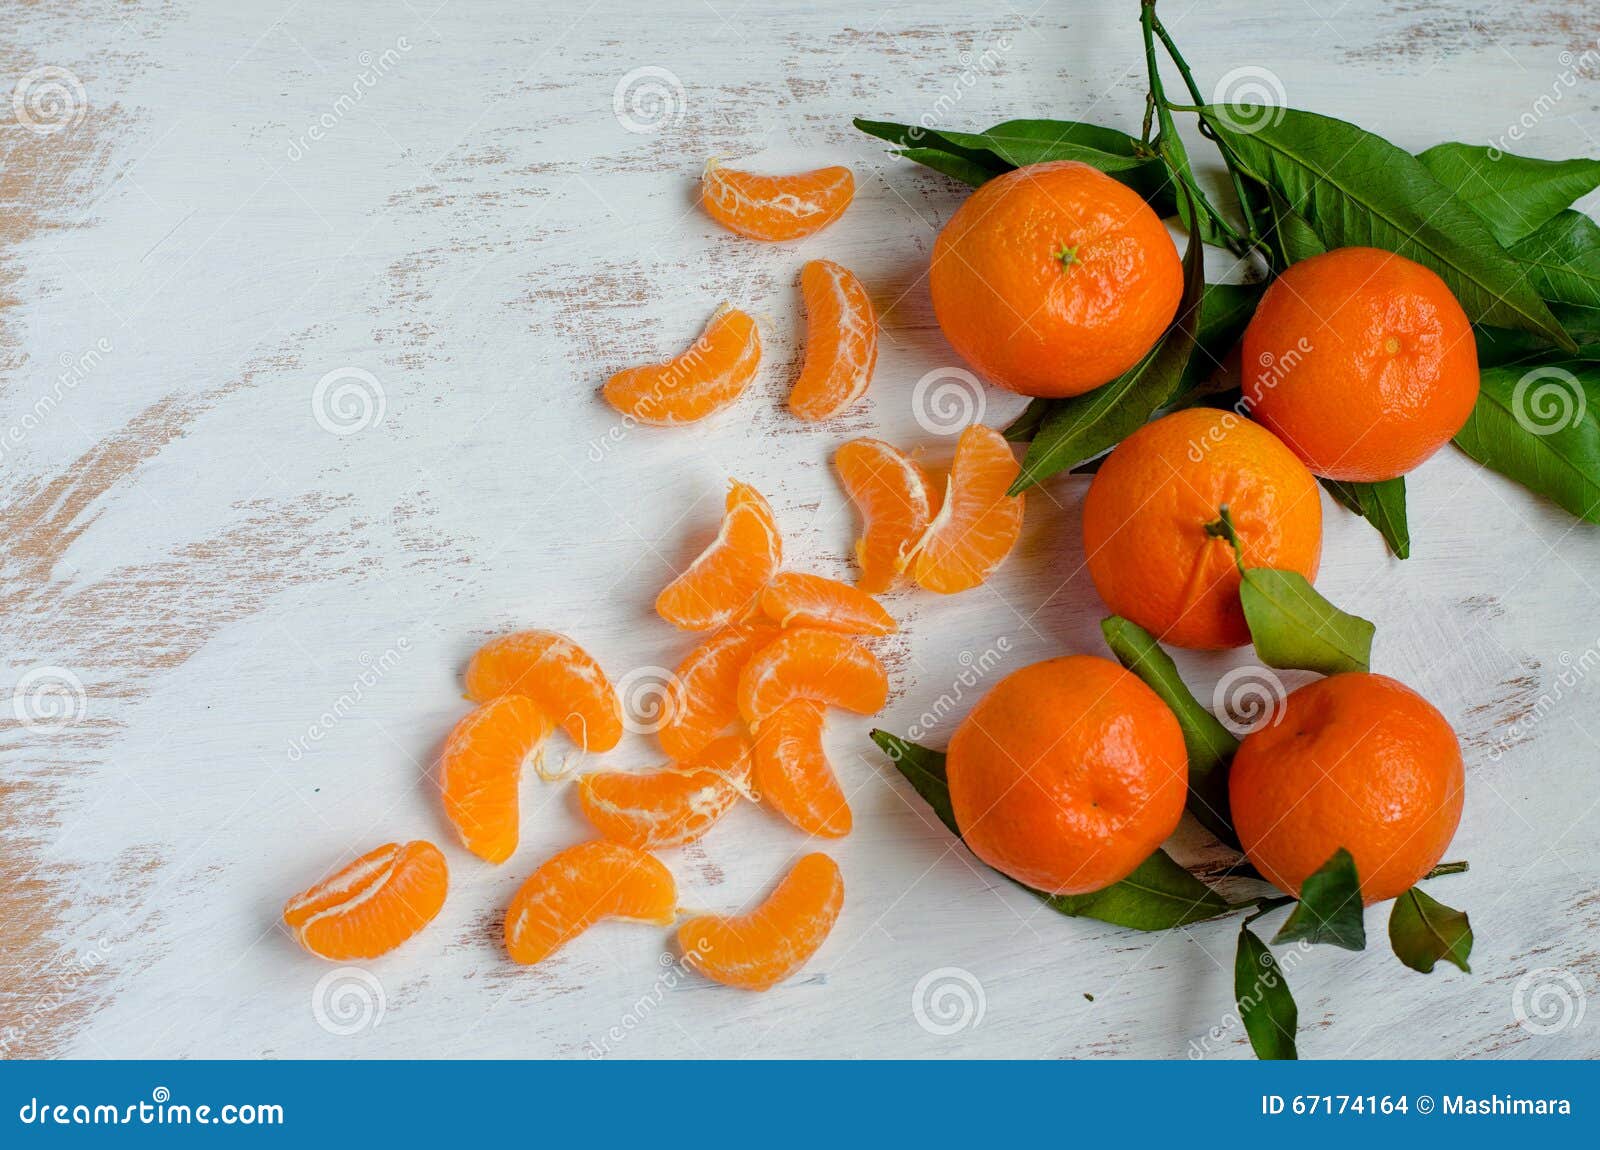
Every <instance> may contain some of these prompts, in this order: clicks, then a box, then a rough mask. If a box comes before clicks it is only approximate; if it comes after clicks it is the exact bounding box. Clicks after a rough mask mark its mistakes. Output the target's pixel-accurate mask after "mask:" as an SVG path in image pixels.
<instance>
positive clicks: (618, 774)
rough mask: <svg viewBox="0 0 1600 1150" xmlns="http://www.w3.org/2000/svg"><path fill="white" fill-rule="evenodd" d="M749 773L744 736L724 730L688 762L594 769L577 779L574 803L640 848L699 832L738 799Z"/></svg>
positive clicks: (671, 843) (601, 827)
mask: <svg viewBox="0 0 1600 1150" xmlns="http://www.w3.org/2000/svg"><path fill="white" fill-rule="evenodd" d="M749 776H750V740H749V739H747V738H745V736H743V735H725V736H723V737H722V738H720V739H717V740H715V741H714V742H712V743H711V745H710V746H708V747H706V748H705V750H703V751H701V752H700V754H698V755H696V756H695V759H694V761H693V762H692V763H682V764H679V765H676V766H672V767H667V768H664V769H662V770H659V771H646V772H643V773H635V772H631V771H596V772H594V773H593V774H587V775H584V776H582V777H581V778H579V779H578V805H579V806H581V807H582V808H583V813H584V816H585V817H586V818H588V820H589V821H590V822H591V823H593V824H594V826H595V829H596V830H598V831H599V832H600V833H601V834H602V835H604V836H605V837H606V838H608V839H610V840H612V841H613V842H619V843H626V844H627V845H628V846H631V847H638V848H639V849H640V850H651V849H653V848H656V847H675V846H681V845H683V844H684V843H690V842H694V841H695V840H696V839H698V838H700V837H701V836H702V835H704V834H705V833H706V832H707V831H708V830H710V829H711V827H712V826H713V825H714V824H715V823H716V821H717V820H718V819H720V818H721V817H722V816H723V815H725V814H727V813H728V808H730V807H732V806H733V804H734V803H735V802H737V801H738V799H739V794H740V788H741V787H743V786H744V785H745V781H746V780H747V779H748V778H749Z"/></svg>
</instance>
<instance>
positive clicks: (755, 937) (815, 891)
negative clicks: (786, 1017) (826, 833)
mask: <svg viewBox="0 0 1600 1150" xmlns="http://www.w3.org/2000/svg"><path fill="white" fill-rule="evenodd" d="M843 907H844V878H843V876H841V875H840V874H839V867H838V865H837V864H835V863H834V861H833V860H832V859H831V858H829V857H828V856H827V855H825V854H810V855H807V856H806V857H805V858H803V859H801V860H800V861H799V862H797V863H795V865H794V868H793V869H792V870H791V871H790V872H789V873H788V874H787V875H785V876H784V878H783V881H782V882H780V883H779V884H778V887H777V889H776V890H774V891H773V892H772V894H771V895H770V896H768V898H767V900H766V901H765V902H764V903H762V904H761V905H760V906H759V907H757V908H756V909H755V910H754V911H752V912H750V913H749V914H745V915H739V916H737V917H729V918H724V917H720V916H718V915H704V916H702V917H700V918H692V919H690V920H689V921H688V922H686V923H684V924H683V925H682V926H681V927H679V928H678V946H679V947H680V948H681V949H682V951H683V957H684V960H685V961H687V962H688V963H689V965H690V966H692V967H694V968H695V969H696V970H698V971H699V972H700V973H701V974H703V975H705V976H706V977H707V978H709V979H713V980H714V981H716V982H720V983H722V984H723V985H725V986H737V987H739V988H741V989H743V990H770V989H771V988H772V987H774V986H776V985H777V984H778V983H780V982H782V981H783V980H784V979H786V978H788V977H789V976H790V975H792V974H794V973H795V972H797V971H798V970H799V969H800V968H801V967H802V966H804V965H805V964H806V963H807V962H808V961H810V959H811V956H812V955H813V954H815V953H817V950H818V949H819V948H820V947H821V946H822V943H823V941H824V940H825V939H826V938H827V937H828V932H829V931H831V930H832V929H833V924H834V923H835V922H836V921H837V920H838V918H839V911H840V910H841V909H842V908H843Z"/></svg>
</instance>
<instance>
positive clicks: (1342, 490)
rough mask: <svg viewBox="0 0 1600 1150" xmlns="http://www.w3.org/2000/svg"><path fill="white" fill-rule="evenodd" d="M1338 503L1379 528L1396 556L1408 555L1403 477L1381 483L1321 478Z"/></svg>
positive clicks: (1409, 547)
mask: <svg viewBox="0 0 1600 1150" xmlns="http://www.w3.org/2000/svg"><path fill="white" fill-rule="evenodd" d="M1322 486H1324V487H1326V488H1327V489H1328V494H1330V495H1332V496H1333V497H1334V499H1335V500H1337V501H1338V502H1339V504H1340V505H1341V506H1342V507H1344V508H1345V510H1347V511H1353V512H1355V513H1356V514H1357V515H1359V516H1361V518H1363V519H1365V520H1367V522H1369V523H1371V524H1372V525H1373V526H1374V527H1376V528H1377V529H1378V534H1380V535H1382V536H1383V541H1384V542H1385V543H1387V544H1388V545H1389V550H1390V551H1393V552H1394V555H1395V558H1397V559H1407V558H1410V556H1411V529H1410V528H1409V527H1408V526H1407V525H1406V477H1405V476H1404V475H1397V476H1395V477H1394V478H1393V479H1386V480H1384V481H1383V482H1382V483H1351V482H1347V481H1346V480H1343V479H1324V480H1322Z"/></svg>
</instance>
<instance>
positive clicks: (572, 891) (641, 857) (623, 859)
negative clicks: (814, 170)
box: [505, 839, 678, 964]
mask: <svg viewBox="0 0 1600 1150" xmlns="http://www.w3.org/2000/svg"><path fill="white" fill-rule="evenodd" d="M677 905H678V887H677V884H676V883H675V882H673V880H672V872H671V871H669V870H668V869H667V868H666V867H664V866H663V865H661V862H660V860H659V859H656V858H654V857H652V856H651V855H647V854H645V853H644V852H643V851H641V850H635V849H634V848H633V847H630V846H624V845H623V844H622V843H612V842H605V841H604V840H601V839H597V840H595V841H593V842H587V843H579V844H578V845H577V846H575V847H568V848H567V849H566V850H564V851H562V852H561V853H559V854H557V855H555V856H553V857H552V858H549V859H547V860H546V861H545V862H543V863H542V864H540V866H539V869H538V870H536V871H534V872H533V873H532V874H531V875H529V876H528V880H527V881H526V882H524V883H523V884H522V887H521V889H520V890H518V891H517V894H516V897H515V898H513V899H512V900H511V907H510V909H509V910H507V911H506V929H505V938H506V950H507V951H508V952H510V954H511V958H512V960H513V961H515V962H520V963H523V964H531V963H535V962H542V961H543V960H544V959H546V958H549V957H550V956H551V955H552V954H554V953H555V952H556V951H558V950H560V949H561V948H562V947H563V946H565V945H566V944H567V943H569V942H571V941H572V940H573V939H574V938H576V937H578V935H580V934H582V933H583V932H584V931H586V930H588V929H589V928H590V927H591V926H593V925H594V924H595V923H597V922H599V921H600V920H601V919H603V918H621V919H629V920H632V921H634V922H650V923H655V924H656V925H657V926H666V925H668V924H669V923H671V922H672V920H673V918H674V917H676V912H677Z"/></svg>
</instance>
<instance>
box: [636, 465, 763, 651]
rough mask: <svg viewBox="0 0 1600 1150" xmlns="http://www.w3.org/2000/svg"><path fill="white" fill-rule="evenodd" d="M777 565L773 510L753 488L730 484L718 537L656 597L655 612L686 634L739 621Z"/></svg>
mask: <svg viewBox="0 0 1600 1150" xmlns="http://www.w3.org/2000/svg"><path fill="white" fill-rule="evenodd" d="M782 562H783V537H782V536H781V535H779V534H778V523H777V520H775V519H774V518H773V516H772V508H771V507H770V506H769V505H768V504H767V501H766V500H765V499H764V498H762V495H761V493H760V492H759V491H757V490H756V489H755V488H754V487H751V486H749V485H747V484H744V483H740V482H739V481H738V480H734V481H733V482H732V484H731V485H730V487H729V489H728V501H727V504H726V510H725V511H724V512H723V516H722V526H721V528H720V529H719V530H718V531H717V537H716V538H715V539H714V540H712V541H711V546H709V547H707V548H706V549H705V550H704V551H702V552H701V553H700V556H699V558H697V559H696V560H695V561H694V562H693V563H691V564H690V565H689V569H688V570H687V571H685V572H684V573H683V574H682V575H679V576H678V577H677V578H676V579H674V580H673V581H672V582H671V583H668V584H667V585H666V587H665V588H663V589H662V592H661V594H660V595H658V596H656V612H657V614H659V615H660V616H661V617H662V618H663V619H665V620H666V621H667V622H668V623H671V624H672V625H673V626H674V627H682V628H683V629H684V630H686V631H709V630H711V629H712V628H714V627H721V626H723V625H724V624H726V623H731V622H733V621H735V620H737V619H743V618H744V617H745V616H746V615H748V614H749V613H750V611H751V610H752V609H753V608H754V607H755V605H756V598H757V596H759V595H760V594H761V588H763V587H765V586H766V585H767V580H769V579H771V578H772V576H773V575H774V574H775V573H776V572H777V570H778V565H779V564H780V563H782Z"/></svg>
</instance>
